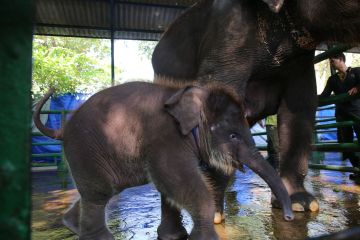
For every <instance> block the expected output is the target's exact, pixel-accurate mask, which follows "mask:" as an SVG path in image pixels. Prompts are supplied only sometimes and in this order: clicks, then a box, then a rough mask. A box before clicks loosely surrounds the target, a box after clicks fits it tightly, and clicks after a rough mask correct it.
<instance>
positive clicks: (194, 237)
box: [189, 230, 219, 240]
mask: <svg viewBox="0 0 360 240" xmlns="http://www.w3.org/2000/svg"><path fill="white" fill-rule="evenodd" d="M189 240H219V237H218V235H217V234H216V232H215V230H213V231H208V232H204V230H203V231H202V232H192V233H191V234H190V236H189Z"/></svg>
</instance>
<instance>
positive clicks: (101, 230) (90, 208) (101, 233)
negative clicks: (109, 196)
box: [79, 198, 114, 240]
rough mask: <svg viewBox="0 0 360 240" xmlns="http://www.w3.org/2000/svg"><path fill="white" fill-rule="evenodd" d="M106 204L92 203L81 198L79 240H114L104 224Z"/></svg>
mask: <svg viewBox="0 0 360 240" xmlns="http://www.w3.org/2000/svg"><path fill="white" fill-rule="evenodd" d="M106 203H107V201H106V202H103V203H94V202H92V201H88V200H85V199H83V198H82V199H81V200H80V237H79V240H114V237H113V235H112V234H111V233H110V231H109V229H108V228H107V227H106V223H105V206H106Z"/></svg>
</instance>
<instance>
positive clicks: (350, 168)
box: [309, 163, 360, 173]
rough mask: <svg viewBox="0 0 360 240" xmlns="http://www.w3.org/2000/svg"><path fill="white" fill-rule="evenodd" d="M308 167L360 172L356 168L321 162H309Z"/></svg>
mask: <svg viewBox="0 0 360 240" xmlns="http://www.w3.org/2000/svg"><path fill="white" fill-rule="evenodd" d="M309 168H311V169H321V170H330V171H339V172H352V173H360V170H359V169H358V168H354V167H343V166H335V165H323V164H311V163H309Z"/></svg>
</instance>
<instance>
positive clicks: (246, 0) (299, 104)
mask: <svg viewBox="0 0 360 240" xmlns="http://www.w3.org/2000/svg"><path fill="white" fill-rule="evenodd" d="M359 13H360V1H359V0H266V1H265V0H264V1H261V0H200V1H199V2H198V3H197V4H195V5H194V6H193V7H191V8H190V9H188V10H187V11H186V12H184V13H183V14H182V15H181V16H180V17H179V18H178V19H176V20H175V21H174V23H172V24H171V25H170V26H169V28H168V29H167V31H166V32H165V33H164V35H163V36H162V38H161V39H160V41H159V43H158V45H157V46H156V48H155V51H154V53H153V58H152V63H153V67H154V70H155V73H156V74H157V75H162V76H167V77H173V78H176V79H181V80H179V81H185V82H186V81H187V80H188V79H191V80H194V79H195V80H196V81H198V82H200V83H207V82H213V81H215V82H219V83H221V84H223V85H226V86H228V87H231V88H232V89H234V90H235V91H236V92H237V93H238V94H239V95H240V96H241V97H243V98H244V104H245V113H246V116H247V119H248V121H249V125H250V126H251V125H253V124H255V123H256V122H257V121H258V120H260V119H263V118H264V117H265V116H268V115H272V114H275V113H277V114H278V129H279V137H280V163H279V166H278V171H279V173H280V176H281V178H282V181H283V183H284V184H285V186H286V188H287V190H288V192H289V194H290V197H291V200H292V203H293V204H292V208H293V210H296V211H306V210H311V211H317V210H318V209H319V204H318V202H317V200H316V199H315V198H314V197H313V196H312V195H311V194H309V193H308V192H307V191H306V189H305V188H304V178H305V176H306V175H307V171H308V157H309V152H310V150H311V139H312V133H313V126H314V117H315V111H316V107H317V96H316V79H315V72H314V66H313V58H314V53H315V47H316V46H317V45H318V44H319V43H321V42H328V43H335V42H343V43H349V44H357V43H359V40H360V14H359ZM208 171H209V172H210V174H212V176H213V177H212V179H213V185H214V186H215V188H216V189H217V194H216V195H217V196H216V211H217V215H220V214H222V213H223V201H224V200H223V196H224V194H223V193H224V189H225V188H226V186H227V183H228V180H229V178H228V177H227V176H224V175H222V174H221V173H219V172H217V171H216V170H214V169H211V168H210V170H208ZM272 203H273V205H274V206H276V205H277V202H276V198H273V199H272ZM214 221H215V222H216V223H219V222H221V219H220V220H219V218H218V217H215V220H214Z"/></svg>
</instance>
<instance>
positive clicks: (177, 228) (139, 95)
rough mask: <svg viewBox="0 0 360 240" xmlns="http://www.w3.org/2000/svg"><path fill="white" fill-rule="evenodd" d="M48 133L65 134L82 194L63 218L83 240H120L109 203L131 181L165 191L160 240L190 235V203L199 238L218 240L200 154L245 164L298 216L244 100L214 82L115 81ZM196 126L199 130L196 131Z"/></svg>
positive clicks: (221, 165) (287, 212) (228, 167)
mask: <svg viewBox="0 0 360 240" xmlns="http://www.w3.org/2000/svg"><path fill="white" fill-rule="evenodd" d="M51 94H52V91H50V92H49V93H48V94H47V95H46V96H45V97H44V98H43V99H42V100H41V101H40V102H39V103H38V105H37V108H36V110H35V112H34V122H35V124H36V126H37V127H38V128H39V130H40V131H41V132H43V133H44V134H46V135H48V136H50V137H53V138H58V139H63V141H64V149H65V155H66V159H67V161H68V163H69V166H70V169H71V173H72V176H73V178H74V181H75V184H76V186H77V189H78V191H79V193H80V196H81V198H80V200H78V201H77V202H76V203H75V204H74V206H73V207H72V208H71V209H70V210H69V211H68V212H67V213H66V214H65V216H64V219H63V222H64V224H65V225H66V226H67V227H68V228H69V229H71V230H72V231H73V232H75V233H76V234H78V235H79V236H80V240H85V239H86V240H109V239H114V238H113V236H112V234H111V233H110V232H109V230H108V228H107V227H106V224H105V212H104V209H105V205H106V204H107V202H108V201H109V199H110V198H111V197H112V196H113V195H115V194H118V193H120V192H121V191H122V190H124V189H125V188H128V187H133V186H138V185H142V184H146V183H148V182H150V181H151V182H153V183H154V185H155V186H156V188H157V189H158V190H159V191H160V193H161V210H162V211H161V224H160V226H159V227H158V236H159V239H166V240H170V239H186V238H187V232H186V230H185V228H184V227H183V226H182V222H181V213H180V210H181V209H182V208H184V209H186V210H187V211H188V212H189V213H190V215H191V217H192V219H193V221H194V227H193V230H192V232H191V234H190V236H189V239H193V240H195V239H196V240H211V239H218V237H217V235H216V232H215V230H214V226H213V216H214V213H215V204H214V198H213V195H212V189H211V185H209V183H208V181H207V176H206V175H204V174H203V173H202V172H201V171H200V170H199V164H200V161H204V162H206V163H207V164H208V165H210V166H213V167H215V168H216V169H218V170H219V171H222V172H223V174H225V175H229V174H231V173H232V172H234V171H235V169H236V168H238V169H241V168H242V165H243V164H245V165H247V166H248V167H249V168H251V169H252V170H253V171H255V172H256V173H258V174H259V175H260V176H261V177H262V178H263V179H264V180H265V181H266V182H267V183H268V184H269V186H270V187H271V189H272V190H273V192H274V193H275V195H276V196H277V197H278V199H279V200H280V202H281V205H282V207H283V209H284V218H285V219H286V220H292V219H293V217H294V216H293V213H292V210H291V201H290V198H289V195H288V193H287V191H286V188H285V186H284V185H283V183H282V181H281V179H280V177H279V176H278V175H277V173H276V171H275V170H274V169H273V168H272V167H271V166H270V165H269V164H268V163H267V162H266V161H264V159H263V158H262V156H261V155H260V153H259V152H258V151H257V150H256V148H255V146H254V143H253V142H252V139H251V133H250V131H249V127H248V124H247V121H246V119H245V115H244V111H243V106H242V105H243V104H242V101H241V100H240V99H239V98H237V95H236V94H234V93H233V92H232V91H231V90H229V89H227V88H225V87H223V86H217V85H214V84H210V85H204V86H200V87H199V86H184V87H179V86H178V87H174V86H170V85H161V84H151V83H144V82H133V83H126V84H123V85H119V86H116V87H111V88H108V89H106V90H103V91H101V92H99V93H97V94H95V95H93V96H92V97H91V98H89V100H87V101H86V102H85V103H84V104H83V105H82V106H81V107H80V108H79V109H78V110H77V111H76V112H75V113H74V114H73V115H72V117H71V119H70V120H69V121H68V122H67V123H66V124H65V127H64V128H63V129H60V130H53V129H49V128H47V127H45V126H44V125H43V124H42V123H41V121H40V117H39V113H40V109H41V107H42V106H43V104H44V103H45V101H46V100H47V99H48V98H49V97H50V95H51ZM191 132H194V133H193V134H192V133H191Z"/></svg>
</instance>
